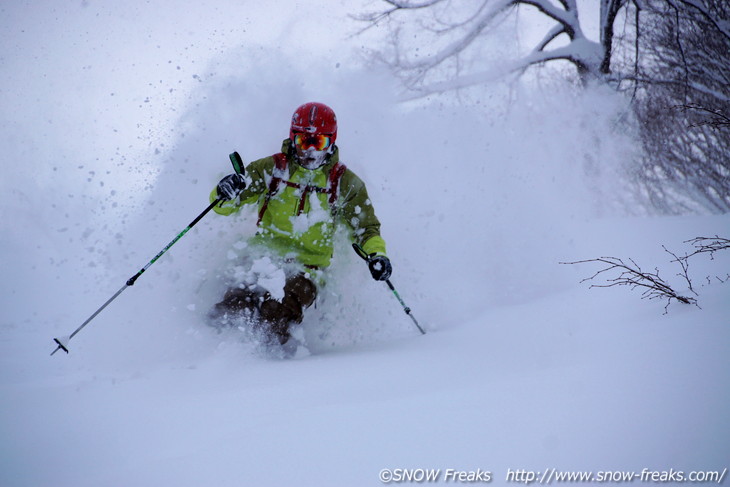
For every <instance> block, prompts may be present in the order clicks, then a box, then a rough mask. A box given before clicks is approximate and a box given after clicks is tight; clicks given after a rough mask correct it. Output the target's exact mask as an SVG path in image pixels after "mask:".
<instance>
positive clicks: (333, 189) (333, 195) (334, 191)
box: [329, 162, 347, 206]
mask: <svg viewBox="0 0 730 487" xmlns="http://www.w3.org/2000/svg"><path fill="white" fill-rule="evenodd" d="M346 170H347V166H345V165H344V164H342V163H340V162H336V163H335V165H334V166H332V169H330V177H329V183H330V184H329V194H330V199H329V203H330V206H334V204H335V202H336V201H337V197H338V196H339V194H338V189H339V186H340V179H342V175H343V174H345V171H346Z"/></svg>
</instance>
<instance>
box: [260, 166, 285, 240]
mask: <svg viewBox="0 0 730 487" xmlns="http://www.w3.org/2000/svg"><path fill="white" fill-rule="evenodd" d="M272 157H273V158H274V170H273V171H272V172H271V181H269V190H268V191H267V192H266V197H265V198H264V202H263V204H262V205H261V208H259V218H258V220H257V221H256V226H259V225H260V224H261V220H262V219H263V218H264V213H266V208H267V207H268V206H269V201H270V200H271V198H272V197H273V196H274V195H275V194H276V192H277V191H279V183H281V181H282V178H283V176H284V174H285V173H286V166H287V160H286V154H284V153H283V152H279V153H278V154H274V155H273V156H272Z"/></svg>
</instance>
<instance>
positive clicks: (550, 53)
mask: <svg viewBox="0 0 730 487" xmlns="http://www.w3.org/2000/svg"><path fill="white" fill-rule="evenodd" d="M383 2H384V8H383V9H380V10H379V11H376V12H371V13H369V14H366V15H363V16H361V19H362V20H364V21H366V22H369V23H370V26H378V27H381V26H387V27H388V28H389V29H390V32H391V34H392V37H391V42H390V44H389V45H388V47H387V48H386V49H384V50H382V51H380V52H379V56H380V58H381V59H382V60H384V61H385V62H386V63H387V64H389V65H390V66H391V67H392V68H393V69H394V70H396V72H398V73H399V74H400V75H401V76H402V78H403V79H404V81H405V82H406V84H407V86H408V87H409V88H410V89H412V90H416V91H419V92H422V93H431V92H440V91H447V90H450V89H458V88H462V87H467V86H472V85H476V84H480V83H483V82H485V81H490V80H493V79H495V78H499V77H503V76H505V75H507V74H509V73H520V72H524V71H525V70H526V69H528V68H529V67H531V66H534V65H542V64H544V63H549V62H554V61H563V62H568V63H570V64H572V65H573V66H574V67H575V72H576V73H577V75H578V78H579V79H580V81H581V82H582V83H583V84H587V83H589V82H591V81H592V80H597V79H604V78H606V77H607V75H608V74H609V73H610V72H611V58H612V52H613V39H614V24H615V23H616V19H617V18H618V16H619V14H620V12H621V11H622V9H624V7H626V5H627V4H629V3H630V0H598V1H597V2H596V3H595V4H594V3H593V2H590V3H588V4H587V6H589V7H591V8H592V9H588V8H586V10H585V13H584V12H583V11H582V10H581V11H580V12H579V5H578V1H577V0H555V1H553V0H480V1H475V2H464V1H458V0H383ZM584 14H585V15H598V16H599V19H598V24H599V32H598V37H599V38H598V39H591V38H589V36H588V35H587V34H586V32H585V29H584V25H583V22H582V15H584ZM506 25H511V26H514V27H516V28H517V30H518V31H523V32H525V31H528V30H529V31H530V32H535V31H536V30H538V31H540V32H541V34H540V35H539V36H538V37H537V38H535V39H529V40H527V42H528V44H526V45H524V46H522V45H520V44H521V43H520V42H519V41H515V38H514V35H513V33H512V32H510V37H509V38H506V39H505V38H500V32H501V31H503V29H504V28H505V26H506ZM495 51H497V52H496V53H495Z"/></svg>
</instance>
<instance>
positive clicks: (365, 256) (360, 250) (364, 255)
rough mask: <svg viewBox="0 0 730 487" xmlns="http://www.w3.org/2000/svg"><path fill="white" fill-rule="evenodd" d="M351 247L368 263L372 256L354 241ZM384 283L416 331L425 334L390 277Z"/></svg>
mask: <svg viewBox="0 0 730 487" xmlns="http://www.w3.org/2000/svg"><path fill="white" fill-rule="evenodd" d="M352 248H353V249H354V250H355V253H356V254H357V255H359V256H360V257H361V258H362V259H363V260H364V261H366V262H368V263H370V260H371V259H372V257H371V256H370V255H368V254H367V253H366V252H365V250H364V249H363V248H362V247H360V246H359V245H358V244H356V243H354V244H352ZM385 283H386V284H387V285H388V287H389V288H390V290H391V291H393V295H395V297H396V299H398V302H399V303H400V305H401V306H403V311H405V312H406V314H407V315H408V316H409V317H410V318H411V320H413V324H414V325H416V328H418V331H420V332H421V335H425V334H426V331H425V330H424V329H423V328H421V325H419V324H418V321H416V318H415V317H414V316H413V315H412V314H411V308H409V307H408V306H407V305H406V303H405V302H404V301H403V298H401V297H400V294H398V291H396V289H395V286H393V283H392V282H390V279H386V280H385Z"/></svg>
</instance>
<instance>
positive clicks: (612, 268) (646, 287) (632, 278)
mask: <svg viewBox="0 0 730 487" xmlns="http://www.w3.org/2000/svg"><path fill="white" fill-rule="evenodd" d="M629 261H630V263H628V264H627V263H626V262H624V261H623V260H622V259H619V258H617V257H600V258H597V259H588V260H579V261H575V262H560V264H571V265H572V264H587V263H600V264H603V265H604V267H603V268H602V269H599V270H598V271H596V273H595V274H593V275H592V276H590V277H587V278H585V279H583V280H581V282H586V281H592V280H594V279H596V278H597V277H599V276H603V274H606V273H611V272H617V273H618V275H617V276H615V277H607V278H606V283H605V284H591V286H590V287H591V288H594V287H599V288H601V287H615V286H628V287H630V288H631V289H632V290H633V289H637V288H639V289H642V293H641V297H642V299H649V300H653V299H666V300H667V304H666V305H665V306H664V313H665V314H666V313H667V308H668V307H669V305H670V304H671V302H672V300H677V301H679V302H680V303H684V304H694V305H697V300H696V299H695V298H691V297H686V296H681V295H680V294H679V293H677V292H676V291H675V290H674V289H672V287H671V286H670V285H669V284H667V283H666V282H665V281H664V280H663V279H662V278H661V277H659V270H658V269H655V271H654V272H646V271H644V270H642V269H641V267H639V265H638V264H637V263H636V262H634V260H633V259H629Z"/></svg>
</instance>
